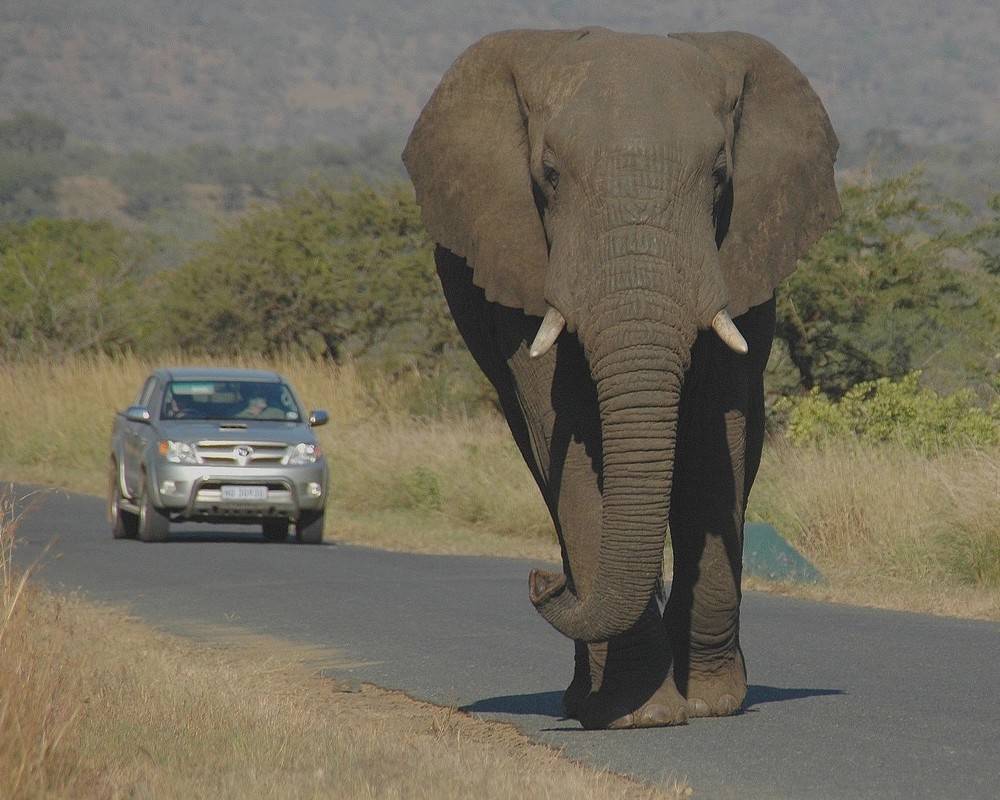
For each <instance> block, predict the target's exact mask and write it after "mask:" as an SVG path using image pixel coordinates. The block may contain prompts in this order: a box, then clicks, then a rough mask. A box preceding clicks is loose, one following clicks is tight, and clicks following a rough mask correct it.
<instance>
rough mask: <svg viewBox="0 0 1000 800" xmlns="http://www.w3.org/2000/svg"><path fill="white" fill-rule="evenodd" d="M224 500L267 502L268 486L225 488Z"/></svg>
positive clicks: (223, 489)
mask: <svg viewBox="0 0 1000 800" xmlns="http://www.w3.org/2000/svg"><path fill="white" fill-rule="evenodd" d="M222 499H223V500H267V487H266V486H223V487H222Z"/></svg>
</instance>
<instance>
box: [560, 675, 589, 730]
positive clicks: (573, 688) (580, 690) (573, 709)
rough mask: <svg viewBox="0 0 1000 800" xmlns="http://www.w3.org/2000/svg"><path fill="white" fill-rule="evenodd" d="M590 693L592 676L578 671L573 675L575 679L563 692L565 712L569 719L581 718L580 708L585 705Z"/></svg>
mask: <svg viewBox="0 0 1000 800" xmlns="http://www.w3.org/2000/svg"><path fill="white" fill-rule="evenodd" d="M588 694H590V676H589V675H581V674H580V673H579V672H578V673H577V674H576V675H574V676H573V680H572V681H571V682H570V685H569V686H568V687H567V688H566V691H565V692H563V698H562V707H563V714H565V715H566V717H567V718H568V719H579V718H580V709H581V708H582V707H583V703H584V701H585V700H586V699H587V695H588Z"/></svg>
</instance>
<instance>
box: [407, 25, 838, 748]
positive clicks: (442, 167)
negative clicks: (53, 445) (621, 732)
mask: <svg viewBox="0 0 1000 800" xmlns="http://www.w3.org/2000/svg"><path fill="white" fill-rule="evenodd" d="M837 148H838V142H837V137H836V135H835V134H834V131H833V129H832V127H831V124H830V121H829V119H828V117H827V114H826V111H825V110H824V108H823V105H822V103H821V102H820V100H819V98H818V97H817V95H816V94H815V92H814V91H813V89H812V88H811V86H810V85H809V82H808V81H807V79H806V78H805V77H804V76H803V75H802V73H801V72H800V71H799V70H798V69H797V68H796V67H795V66H794V65H793V64H792V63H791V62H790V61H789V60H788V58H787V57H785V56H784V55H783V54H782V53H781V52H780V51H779V50H777V49H776V48H775V47H774V46H773V45H771V44H770V43H768V42H766V41H764V40H763V39H760V38H757V37H755V36H752V35H749V34H744V33H738V32H725V33H678V34H671V35H669V36H658V35H640V34H632V33H618V32H615V31H611V30H608V29H604V28H585V29H580V30H552V31H546V30H518V31H505V32H501V33H495V34H491V35H489V36H486V37H485V38H483V39H481V40H479V41H478V42H476V43H475V44H473V45H472V46H471V47H469V48H468V49H467V50H466V51H465V52H464V53H462V54H461V55H460V56H459V57H458V59H457V60H456V61H455V63H454V64H453V65H452V66H451V67H450V68H449V69H448V70H447V72H446V73H445V74H444V76H443V77H442V79H441V81H440V83H439V84H438V86H437V88H436V89H435V91H434V93H433V94H432V96H431V98H430V99H429V100H428V101H427V104H426V105H425V107H424V108H423V110H422V112H421V113H420V115H419V118H418V119H417V121H416V123H415V124H414V127H413V129H412V131H411V133H410V136H409V138H408V140H407V143H406V147H405V149H404V151H403V162H404V164H405V166H406V169H407V171H408V173H409V175H410V177H411V179H412V182H413V184H414V188H415V192H416V198H417V202H418V203H419V205H420V209H421V215H422V219H423V222H424V225H425V227H426V229H427V231H428V233H429V236H430V238H431V239H432V240H433V241H434V242H435V263H436V268H437V272H438V275H439V278H440V281H441V285H442V288H443V291H444V295H445V298H446V300H447V303H448V306H449V309H450V312H451V314H452V316H453V317H454V320H455V323H456V325H457V327H458V329H459V332H460V333H461V335H462V338H463V339H464V340H465V342H466V344H467V346H468V348H469V350H470V352H471V354H472V356H473V357H474V359H475V361H476V363H477V364H478V367H479V368H480V369H481V370H482V371H483V372H484V373H485V375H486V377H487V378H488V379H489V380H490V382H491V383H492V384H493V386H494V387H495V389H496V392H497V396H498V399H499V405H500V408H501V409H502V412H503V414H504V416H505V417H506V419H507V421H508V423H509V427H510V430H511V433H512V435H513V438H514V440H515V442H516V444H517V446H518V448H519V450H520V452H521V454H522V455H523V457H524V460H525V462H526V463H527V466H528V468H529V469H530V471H531V473H532V475H533V477H534V479H535V481H536V482H537V484H538V487H539V489H540V490H541V493H542V496H543V498H544V500H545V503H546V504H547V506H548V509H549V512H550V514H551V517H552V521H553V524H554V527H555V531H556V534H557V536H558V540H559V542H560V546H561V552H562V562H563V563H562V572H561V573H552V572H548V571H545V570H533V571H531V573H530V575H529V580H528V590H529V597H530V600H531V602H532V603H533V605H534V606H535V608H536V609H537V610H538V612H539V613H540V614H541V615H542V616H543V617H544V619H545V620H547V621H548V622H549V623H550V624H551V625H553V626H554V627H555V628H556V629H557V630H558V631H560V632H561V633H563V634H564V635H565V636H567V637H569V638H571V639H573V640H574V672H573V677H572V680H571V681H570V682H569V685H568V688H567V689H566V691H565V693H564V695H563V707H564V710H565V713H566V716H567V717H569V718H573V719H576V720H578V721H579V722H580V724H581V725H582V726H583V727H584V728H587V729H597V728H637V727H654V726H666V725H677V724H683V723H685V722H687V720H688V719H689V718H690V717H708V716H725V715H730V714H734V713H737V712H739V711H740V710H741V708H742V706H743V703H744V701H745V697H746V691H747V676H746V664H745V660H744V657H743V653H742V650H741V647H740V637H739V627H740V601H741V571H742V547H743V541H742V540H743V521H744V515H745V510H746V504H747V498H748V495H749V492H750V487H751V485H752V484H753V481H754V478H755V476H756V473H757V469H758V466H759V463H760V458H761V450H762V447H763V441H764V387H763V373H764V368H765V365H766V363H767V360H768V356H769V353H770V349H771V341H772V338H773V333H774V326H775V301H774V295H775V289H776V286H777V284H778V283H779V282H780V281H781V280H782V279H783V278H784V277H786V276H787V275H789V274H790V273H791V272H792V271H793V270H794V268H795V263H796V261H797V259H798V258H799V257H801V256H802V255H803V254H804V253H805V251H806V250H807V249H808V248H809V247H810V246H811V245H812V244H813V243H814V242H815V241H816V240H817V239H818V238H819V237H820V236H821V235H822V234H823V233H824V232H825V231H826V230H827V229H828V228H829V226H830V225H831V223H832V222H833V221H834V220H835V219H836V218H837V216H838V215H839V214H840V205H839V200H838V195H837V190H836V186H835V184H834V172H833V164H834V161H835V159H836V153H837ZM668 531H669V534H670V537H671V546H672V553H673V556H672V558H673V577H672V580H671V581H670V592H669V597H668V598H667V599H666V601H665V603H664V602H663V597H662V595H663V591H662V588H663V587H664V586H665V584H664V582H663V572H664V554H665V552H666V551H665V546H666V536H667V532H668Z"/></svg>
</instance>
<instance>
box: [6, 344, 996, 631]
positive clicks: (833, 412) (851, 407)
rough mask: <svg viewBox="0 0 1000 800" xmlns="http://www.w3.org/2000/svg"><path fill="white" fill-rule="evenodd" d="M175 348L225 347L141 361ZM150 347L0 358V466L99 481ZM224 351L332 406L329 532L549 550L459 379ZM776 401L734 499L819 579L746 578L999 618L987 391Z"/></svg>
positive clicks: (508, 448)
mask: <svg viewBox="0 0 1000 800" xmlns="http://www.w3.org/2000/svg"><path fill="white" fill-rule="evenodd" d="M182 361H183V362H185V363H205V364H210V363H215V364H223V363H226V364H231V363H233V360H232V359H207V358H201V359H199V358H195V357H187V356H181V355H180V354H174V355H170V356H164V357H161V358H159V359H157V360H156V362H155V363H180V362H182ZM153 363H154V362H153V361H147V360H144V359H140V358H138V357H136V356H118V357H111V356H105V355H98V354H94V355H89V356H78V357H75V358H73V359H67V360H63V361H61V362H58V363H55V364H41V363H39V362H36V361H30V362H25V363H12V364H7V365H4V366H2V367H0V418H2V419H4V420H6V421H7V424H6V425H4V426H3V427H2V428H0V473H2V474H3V475H4V477H6V478H17V479H19V480H25V481H34V482H37V483H41V484H55V485H61V486H66V487H68V488H72V489H76V490H80V491H88V492H92V493H94V494H101V493H103V491H104V480H105V477H104V476H105V465H106V460H107V458H108V453H107V447H108V431H109V430H110V425H111V409H115V408H122V407H124V406H126V405H127V404H128V403H129V402H130V401H131V396H132V395H133V394H134V393H135V391H137V388H138V387H139V385H140V384H141V381H142V378H143V377H144V375H145V374H146V373H147V372H148V371H149V369H150V368H151V367H152V366H153ZM235 363H237V364H240V365H247V366H258V367H267V368H273V369H277V370H279V371H281V372H282V373H283V374H285V375H286V376H288V377H289V379H290V380H291V381H292V382H293V383H294V385H296V386H297V387H299V390H300V392H301V393H302V395H303V400H304V402H305V403H306V404H307V405H309V406H310V407H325V408H326V409H327V410H329V411H330V413H331V423H330V425H328V426H326V427H324V428H319V429H317V432H318V433H319V435H320V439H321V442H322V444H323V447H324V449H325V451H326V453H327V456H328V458H329V459H330V466H331V472H332V475H333V478H332V481H331V487H330V489H331V496H330V500H329V502H330V504H331V506H330V511H329V513H328V514H327V525H328V529H327V536H328V537H329V538H332V539H333V540H336V541H345V542H354V543H359V544H367V545H372V546H376V547H384V548H390V549H396V550H405V551H424V552H443V553H466V554H473V553H477V554H493V555H506V556H525V557H533V558H548V559H552V560H556V559H557V558H558V552H557V549H556V544H555V538H554V534H553V532H552V525H551V522H550V521H549V518H548V514H547V511H546V509H545V506H544V504H543V503H542V500H541V497H540V495H539V492H538V489H537V488H536V487H535V485H534V482H533V481H532V479H531V477H530V475H529V473H528V470H527V469H525V467H524V464H523V462H522V460H521V456H520V454H519V453H518V452H517V450H516V448H515V446H514V444H513V441H512V440H511V437H510V433H509V432H508V430H507V428H506V423H505V422H504V420H503V418H502V417H501V416H500V415H499V414H498V412H497V411H496V410H495V409H494V408H493V407H492V406H491V405H490V404H489V403H488V401H487V400H486V399H484V398H481V397H479V396H478V395H476V394H475V393H474V392H473V391H471V389H470V390H468V391H461V390H460V385H459V384H458V383H456V382H454V381H451V380H449V379H448V378H447V376H446V375H445V376H443V375H440V374H435V373H433V372H428V373H424V372H420V371H417V370H410V371H407V372H403V373H401V374H400V375H398V376H396V377H395V378H389V377H386V375H385V373H384V372H382V371H380V370H365V369H364V367H363V366H361V365H358V364H355V363H348V364H344V365H338V364H336V363H332V362H330V361H326V360H319V359H313V358H311V357H305V356H285V357H282V358H276V359H266V358H262V357H256V358H249V357H243V358H238V359H235ZM473 388H474V386H473ZM777 405H778V407H777V410H776V411H775V412H774V417H775V418H774V420H773V421H772V423H773V425H774V427H775V429H776V430H775V431H774V432H773V433H772V435H771V441H770V442H769V444H768V447H766V448H765V454H764V463H763V465H762V467H761V471H760V475H759V477H758V479H757V482H756V484H755V487H754V491H753V495H752V497H751V504H750V510H749V516H750V518H751V519H753V520H758V521H766V522H770V523H772V524H774V525H775V527H776V528H777V529H778V530H779V531H780V532H781V533H782V535H784V536H785V537H787V538H788V539H789V540H790V541H792V542H793V543H794V544H795V545H796V547H798V548H799V549H801V550H802V552H803V553H805V554H806V555H807V556H808V557H809V558H810V559H812V560H813V561H814V562H815V563H816V565H817V566H818V567H819V568H820V570H821V571H822V572H823V573H824V574H825V575H826V577H827V582H826V583H825V584H824V585H823V586H821V587H819V588H815V589H810V588H804V587H780V586H778V587H767V586H763V585H762V584H759V583H756V584H754V586H756V587H758V588H773V589H777V590H779V591H791V590H793V588H794V591H796V592H799V593H807V594H809V593H811V594H813V595H815V596H820V597H827V598H830V599H838V600H842V601H845V602H858V603H867V604H872V605H881V606H888V607H894V608H906V609H910V610H924V611H930V612H935V613H944V614H956V615H962V616H976V617H987V618H995V619H1000V522H998V520H1000V494H998V492H997V488H996V487H997V481H998V480H1000V405H997V404H994V405H993V406H991V407H989V408H987V409H984V408H983V407H981V406H980V405H977V404H976V403H975V402H974V401H973V398H972V396H971V395H970V394H969V393H964V394H961V395H952V396H941V395H938V394H936V393H934V392H932V391H931V390H928V389H922V388H920V386H919V384H918V380H917V376H916V375H915V374H914V375H911V376H909V377H907V378H904V379H903V380H901V381H898V382H889V381H885V382H880V383H876V384H874V385H872V386H870V387H868V388H867V389H865V388H864V387H859V388H858V389H857V390H855V391H853V393H849V394H848V395H847V396H845V397H844V398H843V399H842V400H840V401H836V402H835V401H830V400H827V399H823V398H822V396H821V395H818V394H815V393H814V394H811V395H805V396H803V397H801V398H800V399H798V400H786V401H784V402H783V403H779V404H777ZM53 420H58V421H59V424H58V425H53V424H52V422H53ZM963 431H968V432H970V433H962V432H963Z"/></svg>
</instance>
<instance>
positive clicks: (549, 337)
mask: <svg viewBox="0 0 1000 800" xmlns="http://www.w3.org/2000/svg"><path fill="white" fill-rule="evenodd" d="M564 327H566V318H565V317H564V316H563V315H562V314H560V313H559V312H558V311H556V310H555V309H554V308H553V307H552V306H549V310H548V311H546V312H545V317H544V318H543V319H542V324H541V325H539V326H538V333H537V334H535V341H533V342H532V343H531V349H530V350H529V351H528V352H529V354H530V355H531V357H532V358H538V357H539V356H544V355H545V354H546V353H547V352H549V349H550V348H551V347H552V345H553V344H555V341H556V339H558V338H559V334H560V333H562V329H563V328H564Z"/></svg>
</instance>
